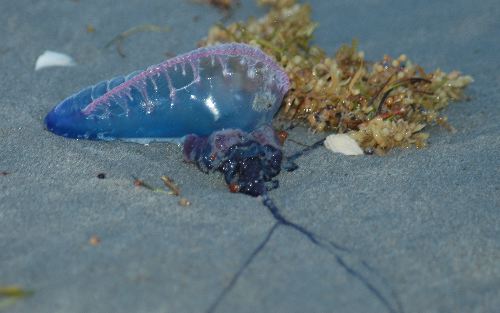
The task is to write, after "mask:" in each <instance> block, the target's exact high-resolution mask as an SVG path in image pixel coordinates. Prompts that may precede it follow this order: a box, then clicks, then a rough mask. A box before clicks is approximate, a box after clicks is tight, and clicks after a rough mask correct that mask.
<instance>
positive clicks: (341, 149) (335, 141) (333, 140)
mask: <svg viewBox="0 0 500 313" xmlns="http://www.w3.org/2000/svg"><path fill="white" fill-rule="evenodd" d="M324 145H325V147H326V148H327V149H328V150H331V151H333V152H336V153H342V154H345V155H362V154H364V153H363V150H361V148H360V147H359V145H358V143H357V142H356V140H354V139H352V138H351V137H349V135H346V134H334V135H330V136H328V137H326V139H325V143H324Z"/></svg>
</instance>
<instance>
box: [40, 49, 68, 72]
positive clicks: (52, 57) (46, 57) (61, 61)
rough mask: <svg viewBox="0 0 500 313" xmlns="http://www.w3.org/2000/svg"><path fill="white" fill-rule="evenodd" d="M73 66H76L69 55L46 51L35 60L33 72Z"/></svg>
mask: <svg viewBox="0 0 500 313" xmlns="http://www.w3.org/2000/svg"><path fill="white" fill-rule="evenodd" d="M74 65H76V63H75V61H74V60H73V58H72V57H70V56H69V55H66V54H64V53H59V52H55V51H49V50H47V51H45V52H44V53H42V54H41V55H40V56H39V57H38V58H37V59H36V64H35V71H38V70H40V69H42V68H44V67H51V66H74Z"/></svg>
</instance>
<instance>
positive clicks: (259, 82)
mask: <svg viewBox="0 0 500 313" xmlns="http://www.w3.org/2000/svg"><path fill="white" fill-rule="evenodd" d="M288 88H289V81H288V77H287V75H286V73H285V72H284V71H283V70H282V69H281V68H280V66H279V65H278V64H277V63H276V62H275V61H274V60H273V59H271V58H270V57H269V56H267V55H266V54H264V53H263V52H262V51H261V50H259V49H258V48H254V47H251V46H249V45H245V44H223V45H218V46H213V47H207V48H200V49H197V50H194V51H192V52H189V53H186V54H182V55H179V56H177V57H175V58H172V59H169V60H167V61H165V62H163V63H160V64H158V65H154V66H151V67H149V68H148V69H146V70H145V71H142V72H134V73H131V74H129V75H127V76H119V77H115V78H113V79H110V80H108V81H103V82H100V83H98V84H96V85H94V86H91V87H88V88H85V89H83V90H81V91H80V92H78V93H76V94H75V95H72V96H70V97H69V98H67V99H65V100H64V101H63V102H61V103H60V104H59V105H58V106H56V107H55V108H54V109H53V110H52V111H51V112H50V113H49V114H48V115H47V117H46V118H45V123H46V125H47V128H48V129H49V130H50V131H52V132H54V133H56V134H58V135H62V136H66V137H72V138H85V139H104V140H112V139H125V140H135V141H146V142H147V141H150V140H155V139H159V140H169V139H170V140H172V139H173V140H175V139H177V140H179V139H182V138H183V137H184V136H186V135H188V134H196V135H200V136H208V135H209V134H211V133H212V132H214V131H217V130H221V129H226V128H238V129H242V130H244V131H252V130H254V129H256V128H257V127H258V126H260V125H263V124H266V123H269V122H270V121H271V119H272V118H273V116H274V114H275V113H276V111H277V110H278V108H279V105H280V104H281V101H282V99H283V96H284V94H285V93H286V92H287V91H288Z"/></svg>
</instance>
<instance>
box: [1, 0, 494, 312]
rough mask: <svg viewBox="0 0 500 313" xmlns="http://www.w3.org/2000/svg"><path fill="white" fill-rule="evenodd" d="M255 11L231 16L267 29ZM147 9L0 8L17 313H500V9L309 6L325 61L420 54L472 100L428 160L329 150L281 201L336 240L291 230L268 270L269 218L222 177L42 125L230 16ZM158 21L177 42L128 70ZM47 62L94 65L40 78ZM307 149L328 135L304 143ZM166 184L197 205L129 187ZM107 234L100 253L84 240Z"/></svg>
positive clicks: (171, 152) (187, 8)
mask: <svg viewBox="0 0 500 313" xmlns="http://www.w3.org/2000/svg"><path fill="white" fill-rule="evenodd" d="M243 2H244V5H243V6H242V7H241V8H239V9H238V10H237V11H236V13H235V16H234V17H233V19H240V18H246V17H248V16H250V15H260V14H261V13H262V12H263V11H262V9H259V8H256V7H255V6H254V5H253V1H243ZM148 3H149V4H148V5H144V4H143V1H139V0H131V1H97V0H94V1H69V0H67V1H55V0H52V1H48V0H47V1H28V0H19V1H3V2H2V4H0V21H1V25H2V26H1V28H2V31H1V32H0V39H1V40H0V69H1V70H2V75H0V86H1V87H0V91H1V100H0V171H7V172H10V173H11V174H10V175H7V176H0V285H10V284H17V285H21V286H24V287H26V288H28V289H31V290H34V292H35V293H34V295H33V296H31V297H29V298H26V299H23V300H21V301H19V302H18V303H16V304H15V305H13V306H10V307H8V308H6V309H4V310H3V311H5V312H7V311H8V312H17V313H20V312H41V313H44V312H47V313H49V312H50V313H59V312H61V313H62V312H82V313H83V312H94V313H95V312H103V313H104V312H176V313H181V312H206V311H208V310H209V308H210V307H211V306H212V308H214V312H403V311H404V312H415V313H417V312H498V309H499V308H500V206H499V198H500V196H499V195H500V192H499V187H500V180H499V178H498V177H499V161H498V160H499V158H498V156H497V154H498V152H499V148H500V114H499V111H500V110H499V103H500V92H499V89H500V88H499V87H500V76H499V71H500V66H499V64H500V62H499V61H500V59H499V51H500V40H498V38H500V9H499V6H498V3H497V1H496V0H486V1H472V2H471V1H465V0H458V1H446V2H445V1H418V2H416V1H411V2H410V1H407V2H406V3H400V2H399V1H384V0H381V1H373V0H364V1H356V2H355V3H356V4H354V3H353V2H352V1H320V0H316V1H311V3H312V7H313V11H314V18H315V19H316V20H318V21H319V22H320V24H321V26H320V28H319V29H318V31H317V32H316V38H317V39H316V41H317V43H318V44H320V45H321V46H323V47H324V48H326V49H327V51H329V52H333V51H334V50H335V49H336V48H337V47H338V46H339V45H340V44H341V43H344V42H350V40H351V39H352V38H353V37H357V38H358V39H359V40H360V43H361V49H363V50H364V51H365V53H366V56H367V58H368V59H376V58H380V57H382V55H383V54H384V53H390V54H391V55H394V56H397V55H399V54H400V53H406V54H407V55H408V56H409V57H410V58H411V59H413V60H415V61H416V62H417V63H419V64H421V65H422V66H424V68H427V69H434V68H436V67H441V68H442V69H443V70H445V71H450V70H453V69H460V70H461V71H463V72H464V73H467V74H470V75H472V76H473V77H474V78H475V83H474V84H473V85H472V86H471V87H470V88H469V89H468V95H470V97H471V101H469V102H462V103H458V104H453V105H452V106H451V107H450V108H449V109H448V110H447V114H448V116H449V120H450V122H451V123H452V124H453V125H454V126H455V127H456V128H457V129H458V132H457V133H456V134H449V133H448V132H446V131H445V130H443V129H441V128H433V129H431V130H430V131H431V133H432V137H431V139H430V146H429V148H428V149H425V150H414V149H412V150H397V151H393V152H391V153H390V154H389V155H388V156H387V157H375V156H364V157H346V156H341V155H335V154H332V153H330V152H328V151H327V150H326V149H324V148H320V149H317V150H315V151H313V152H312V153H311V154H309V155H307V156H305V157H304V158H302V159H299V161H298V164H299V165H300V168H299V169H298V170H297V171H295V172H293V173H283V174H281V175H280V177H279V178H280V181H281V187H280V188H279V189H278V190H276V191H273V192H272V193H271V196H272V198H273V199H274V201H275V202H276V204H277V205H278V206H279V207H280V209H281V211H282V213H283V215H285V216H286V217H287V218H288V219H289V220H290V221H293V222H295V223H297V224H299V225H302V226H303V227H305V228H306V229H308V230H309V231H312V232H314V233H315V234H316V235H317V236H319V237H320V238H321V241H320V242H319V245H316V244H314V243H313V242H312V241H311V240H309V239H308V238H307V236H305V235H304V234H303V233H300V232H298V231H297V230H296V229H293V228H291V227H285V226H279V227H278V228H276V229H274V231H273V232H272V234H271V237H270V238H269V240H268V241H267V242H265V246H264V247H263V249H261V250H260V251H259V253H258V254H256V255H254V257H253V258H251V256H252V253H254V252H255V251H256V250H255V249H256V248H257V247H258V246H259V245H260V244H262V243H263V241H264V240H265V239H266V236H267V235H268V234H269V232H270V229H271V228H272V227H273V225H274V223H275V220H274V219H273V217H272V215H271V214H270V213H269V211H268V210H267V209H266V208H265V207H264V206H263V205H262V204H261V203H260V202H259V200H258V199H255V198H251V197H248V196H244V195H240V194H230V193H229V192H228V191H227V189H226V186H225V185H224V184H223V180H222V178H221V177H220V176H218V175H204V174H202V173H201V172H199V171H198V170H197V169H196V168H195V167H194V166H191V165H188V164H184V163H182V158H181V154H180V149H179V148H178V147H177V146H175V145H169V144H160V143H155V144H151V145H149V146H142V145H138V144H131V143H123V142H91V141H76V140H68V139H65V138H62V137H58V136H55V135H53V134H51V133H49V132H47V131H44V130H43V123H42V119H43V117H44V115H45V114H46V113H47V112H48V111H49V110H50V109H51V108H52V107H53V106H54V105H55V104H57V103H58V102H59V101H60V100H62V99H63V98H65V97H66V96H68V95H70V94H72V93H73V92H75V91H77V90H79V89H81V88H82V87H85V86H87V85H89V84H93V83H96V82H98V81H100V80H102V79H105V78H110V77H112V76H114V75H117V74H125V73H128V72H130V71H132V70H136V69H140V68H145V67H146V66H148V65H150V64H155V63H159V62H161V61H162V60H163V59H164V57H165V53H166V52H169V53H174V54H176V53H181V52H185V51H189V50H191V49H192V48H194V47H195V42H196V41H197V40H198V39H200V38H202V37H203V36H204V35H205V34H206V31H207V29H208V27H209V26H210V25H212V24H213V23H214V22H216V21H217V20H218V19H219V18H220V17H221V14H220V13H219V12H217V11H216V10H214V9H212V8H209V7H207V6H199V5H196V4H193V3H192V2H191V1H184V0H176V1H165V0H155V1H148ZM452 3H453V4H452ZM194 16H199V20H197V21H193V17H194ZM144 23H153V24H161V25H165V24H166V25H169V26H170V27H171V31H170V32H169V33H145V34H139V35H135V36H133V37H131V38H129V39H128V40H126V42H125V44H124V51H125V53H126V55H127V56H126V58H121V57H120V56H118V54H117V52H116V51H115V49H114V48H109V49H104V46H105V44H106V43H107V42H108V41H109V40H110V39H111V38H113V37H114V36H115V35H116V34H118V33H120V32H122V31H124V30H126V29H128V28H130V27H133V26H136V25H140V24H144ZM87 24H91V25H93V26H94V27H95V29H96V31H95V33H87V32H86V25H87ZM46 49H50V50H56V51H60V52H64V53H68V54H69V55H72V56H73V57H74V58H75V59H76V61H77V62H78V66H76V67H72V68H49V69H44V70H41V71H38V72H34V70H33V69H34V62H35V60H36V57H37V56H38V55H40V54H41V53H42V52H43V51H44V50H46ZM291 137H292V138H294V139H296V140H300V141H304V142H313V141H314V140H315V139H317V138H319V137H318V136H313V135H311V134H308V133H307V131H306V130H304V129H298V130H296V131H294V132H292V134H291ZM298 148H299V147H298V146H297V145H294V144H293V143H288V144H287V146H286V151H287V152H292V151H295V150H297V149H298ZM100 172H105V173H106V175H107V178H106V179H103V180H101V179H98V178H97V177H96V175H97V174H98V173H100ZM161 175H169V176H171V177H172V178H174V179H175V180H176V181H177V182H178V184H179V185H180V186H181V188H182V193H183V195H184V196H185V197H187V198H188V199H189V200H190V201H191V202H192V205H191V206H190V207H181V206H179V205H178V204H177V201H178V199H177V198H175V197H172V196H168V195H164V194H159V193H153V192H150V191H148V190H146V189H143V188H136V187H134V186H133V184H132V176H138V177H141V178H143V179H145V180H146V181H148V182H150V183H152V184H154V185H156V186H161V184H162V183H161V181H160V180H159V177H160V176H161ZM94 234H96V235H98V236H99V237H100V238H101V240H102V242H101V243H100V244H99V245H97V246H92V245H90V244H89V242H88V241H89V238H90V237H91V236H92V235H94ZM329 241H334V242H336V243H337V244H339V245H341V246H343V247H345V248H346V249H347V250H348V251H346V250H342V249H339V248H334V247H333V246H332V245H329V243H328V242H329ZM246 262H247V266H246V267H245V264H246ZM238 271H240V272H239V275H237V273H238ZM235 275H237V278H238V279H237V280H235V281H234V283H233V284H230V283H231V281H232V279H233V278H234V277H235ZM229 285H230V286H229ZM227 286H229V287H228V288H226V287H227ZM225 288H226V289H225ZM224 290H225V291H224ZM223 292H224V293H223ZM221 295H222V296H221ZM217 299H219V301H217Z"/></svg>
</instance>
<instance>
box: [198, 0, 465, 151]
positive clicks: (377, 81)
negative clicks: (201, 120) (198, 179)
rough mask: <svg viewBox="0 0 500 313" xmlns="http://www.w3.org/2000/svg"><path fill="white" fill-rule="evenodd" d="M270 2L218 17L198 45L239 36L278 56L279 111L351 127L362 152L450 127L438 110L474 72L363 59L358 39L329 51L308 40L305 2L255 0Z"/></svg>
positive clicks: (320, 124) (407, 143)
mask: <svg viewBox="0 0 500 313" xmlns="http://www.w3.org/2000/svg"><path fill="white" fill-rule="evenodd" d="M257 2H258V4H260V5H269V6H270V10H269V12H268V13H267V15H265V16H263V17H262V18H259V19H256V18H250V19H249V20H247V21H246V22H236V23H232V24H230V25H227V26H224V25H222V24H217V25H215V26H213V27H212V28H211V29H210V30H209V33H208V36H207V38H205V39H204V40H202V41H201V42H200V43H199V45H200V46H206V45H213V44H217V43H222V42H243V43H248V44H251V45H255V46H258V47H260V48H261V49H262V50H264V51H265V52H266V53H268V54H269V55H271V56H273V57H274V58H275V59H276V60H277V62H279V63H280V64H281V65H282V66H283V68H284V69H285V71H286V72H287V73H288V76H289V78H290V81H291V89H290V91H289V93H288V94H287V96H286V97H285V99H284V100H283V104H282V107H281V110H280V113H279V116H278V119H279V120H281V121H289V122H292V123H304V124H307V125H309V126H310V128H311V129H312V130H313V131H315V132H320V131H327V130H329V131H334V132H338V133H348V134H349V135H350V136H351V137H353V138H354V139H355V140H356V141H357V142H358V143H359V144H360V145H361V147H363V148H364V149H365V151H375V152H376V153H378V154H383V153H385V152H386V151H388V150H389V149H391V148H394V147H411V146H416V147H417V148H420V147H424V146H425V145H426V139H427V137H428V134H427V133H424V132H422V130H423V129H424V128H425V127H426V126H427V125H434V124H439V125H442V126H444V127H445V128H446V129H448V130H452V129H453V128H452V127H451V126H450V125H449V124H448V123H447V122H446V117H445V116H443V115H442V114H441V111H442V109H444V108H445V107H446V106H447V105H448V103H449V102H450V101H457V100H461V99H463V98H464V95H463V89H464V88H465V87H466V86H467V85H468V84H469V83H471V82H472V81H473V80H472V77H470V76H465V75H462V74H461V73H460V72H458V71H452V72H451V73H445V72H443V71H441V70H439V69H437V70H435V71H433V72H426V71H425V70H424V69H423V68H422V67H420V66H419V65H417V64H414V63H413V62H412V61H411V60H409V59H408V57H407V56H406V55H400V56H399V57H397V58H391V57H390V56H387V55H386V56H384V58H383V59H382V60H379V61H375V62H370V61H367V60H365V54H364V52H363V51H359V50H358V49H357V42H356V41H353V42H352V44H350V45H343V46H342V47H340V48H339V50H338V51H337V52H336V53H335V55H334V56H327V55H326V53H325V52H324V51H323V50H322V49H321V48H319V47H318V46H314V45H311V40H312V38H313V32H314V29H315V28H316V27H317V24H316V23H315V22H313V21H311V18H310V16H311V8H310V6H309V5H307V4H304V5H301V4H297V3H296V1H295V0H257Z"/></svg>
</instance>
